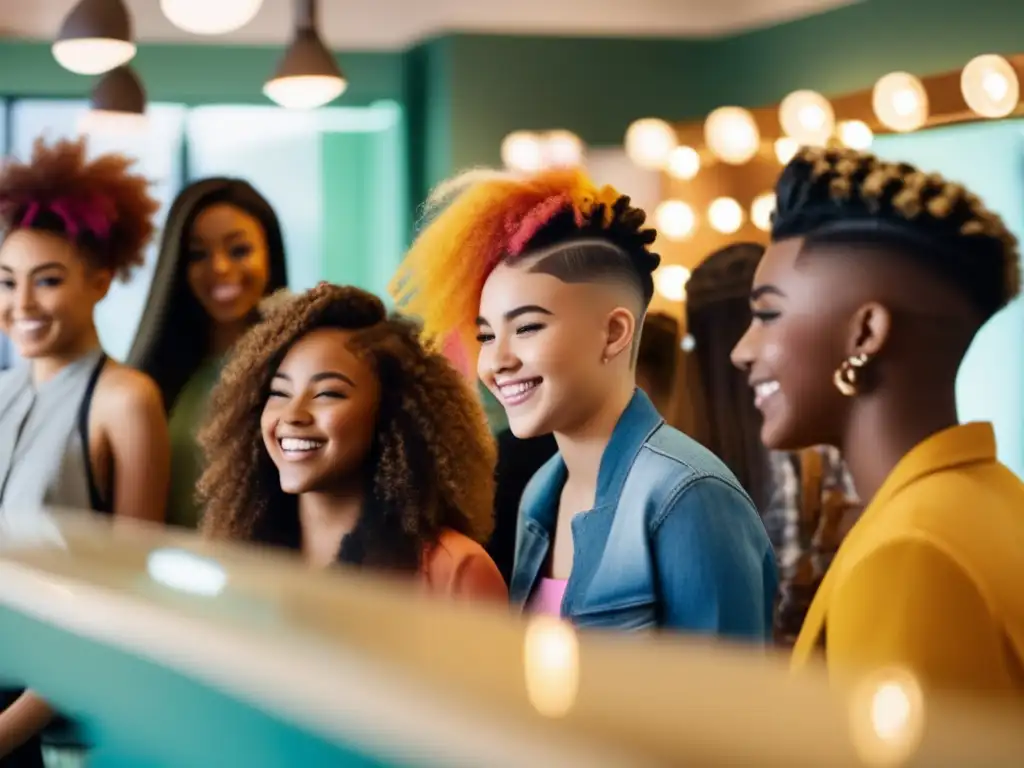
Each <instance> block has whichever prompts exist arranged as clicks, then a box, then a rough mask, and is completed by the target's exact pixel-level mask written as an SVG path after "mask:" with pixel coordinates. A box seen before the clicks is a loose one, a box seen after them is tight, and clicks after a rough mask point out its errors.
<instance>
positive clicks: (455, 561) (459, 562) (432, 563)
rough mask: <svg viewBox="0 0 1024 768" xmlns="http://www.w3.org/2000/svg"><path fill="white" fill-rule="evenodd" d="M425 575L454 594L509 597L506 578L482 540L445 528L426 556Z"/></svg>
mask: <svg viewBox="0 0 1024 768" xmlns="http://www.w3.org/2000/svg"><path fill="white" fill-rule="evenodd" d="M422 570H423V572H424V576H425V577H426V579H427V581H428V583H430V584H432V585H434V587H435V588H438V589H440V590H441V591H444V592H447V593H449V594H451V595H452V596H463V597H470V598H472V597H499V598H501V599H503V600H504V599H507V597H508V593H507V590H506V588H505V580H504V579H503V578H502V577H501V573H500V572H499V571H498V567H497V566H496V565H495V564H494V561H493V560H492V559H491V556H490V555H488V554H487V551H486V550H485V549H484V548H483V546H482V545H481V544H479V543H478V542H476V541H474V540H473V539H471V538H470V537H469V536H466V535H465V534H463V533H459V532H458V531H455V530H452V529H450V528H445V529H443V530H442V531H441V535H440V536H439V537H438V540H437V543H436V544H435V545H434V546H433V547H431V548H430V549H429V550H428V551H427V552H426V554H425V557H424V559H423V567H422Z"/></svg>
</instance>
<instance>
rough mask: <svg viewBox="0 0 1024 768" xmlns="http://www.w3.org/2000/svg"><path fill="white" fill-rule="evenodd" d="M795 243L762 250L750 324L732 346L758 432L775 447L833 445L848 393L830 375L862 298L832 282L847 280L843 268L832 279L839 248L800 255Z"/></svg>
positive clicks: (844, 347) (801, 246)
mask: <svg viewBox="0 0 1024 768" xmlns="http://www.w3.org/2000/svg"><path fill="white" fill-rule="evenodd" d="M803 251H804V241H803V239H801V238H790V239H786V240H782V241H779V242H776V243H773V244H772V245H771V246H769V247H768V249H767V250H766V251H765V253H764V256H763V257H762V259H761V261H760V263H759V264H758V268H757V272H756V274H755V275H754V283H753V288H752V290H751V299H750V301H751V314H752V320H751V323H750V327H749V328H748V329H747V332H746V333H745V334H744V335H743V338H741V339H740V341H739V343H737V344H736V347H735V348H734V349H733V351H732V360H733V363H734V364H735V365H736V366H737V367H739V368H740V369H741V370H743V371H745V372H746V373H747V376H748V379H749V381H750V385H751V388H752V389H753V397H754V404H755V405H756V406H757V408H758V410H760V411H761V413H762V415H763V417H764V423H763V425H762V427H761V440H762V442H764V444H765V445H766V446H767V447H769V448H772V449H776V450H797V449H801V448H807V447H810V446H814V445H823V444H828V445H837V444H838V443H839V442H840V441H841V434H842V431H843V429H844V425H845V424H846V422H847V420H848V418H849V414H850V408H851V406H852V400H853V398H847V397H844V396H843V395H842V394H840V393H839V391H838V390H837V389H836V388H835V386H834V385H833V383H832V375H833V372H834V371H835V370H836V368H837V366H838V365H839V363H840V362H842V360H843V359H844V358H845V357H847V355H848V354H849V353H848V351H847V349H848V348H847V345H848V344H849V342H850V340H851V338H852V334H853V325H852V322H853V320H852V319H853V318H854V316H855V314H856V311H857V308H858V306H859V305H860V304H861V303H862V300H863V299H862V297H858V295H857V294H858V291H857V290H840V289H839V287H840V286H842V285H843V284H844V283H845V284H846V285H847V286H849V283H850V278H849V276H847V277H846V278H845V280H843V281H840V280H837V277H838V276H839V275H838V273H837V272H836V270H838V269H843V268H844V267H845V264H844V260H843V259H842V257H841V256H837V257H834V258H829V257H822V258H814V257H811V256H808V257H806V258H803V256H802V252H803ZM847 272H849V270H847ZM829 286H831V287H829Z"/></svg>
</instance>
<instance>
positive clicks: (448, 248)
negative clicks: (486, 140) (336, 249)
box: [390, 169, 657, 364]
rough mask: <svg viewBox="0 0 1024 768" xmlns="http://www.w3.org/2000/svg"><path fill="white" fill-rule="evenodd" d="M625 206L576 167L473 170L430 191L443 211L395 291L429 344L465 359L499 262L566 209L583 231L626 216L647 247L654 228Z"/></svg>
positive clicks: (432, 204) (409, 258)
mask: <svg viewBox="0 0 1024 768" xmlns="http://www.w3.org/2000/svg"><path fill="white" fill-rule="evenodd" d="M628 205H629V198H627V197H624V196H622V195H620V194H619V193H618V192H616V191H615V190H614V189H613V188H611V187H604V188H602V189H598V188H597V187H596V186H595V185H594V183H593V182H592V181H590V179H589V178H588V177H587V176H586V175H585V174H584V173H583V172H582V171H579V170H575V169H574V170H564V169H562V170H551V171H544V172H541V173H537V174H534V175H530V176H520V175H516V174H512V173H505V172H499V171H469V172H467V173H465V174H463V175H462V176H458V177H456V178H455V179H453V180H451V181H449V182H446V183H444V184H442V185H441V186H439V187H438V188H437V189H436V190H435V191H434V193H433V194H432V195H431V196H430V199H429V200H428V201H427V213H428V215H430V213H431V212H433V211H440V212H439V213H437V215H436V216H435V218H434V219H433V220H432V221H431V222H430V224H429V225H428V226H427V227H425V228H424V229H423V230H422V231H421V232H420V234H419V236H418V237H417V238H416V241H415V242H414V243H413V244H412V248H410V250H409V252H408V254H407V255H406V257H405V260H404V261H403V263H402V265H401V266H400V267H399V269H398V272H397V273H396V274H395V277H394V279H393V280H392V283H391V286H390V291H391V295H392V297H393V298H394V299H395V301H396V302H397V304H398V305H399V307H400V308H401V309H402V310H403V311H404V312H406V313H408V314H411V315H416V316H417V317H419V318H420V319H421V320H422V322H423V340H424V342H425V343H426V344H428V345H431V346H433V347H435V348H444V349H445V352H446V353H447V354H449V356H450V357H457V358H461V360H460V361H459V362H461V363H463V364H464V363H467V362H468V360H469V358H471V357H475V355H472V354H471V353H470V350H476V348H477V341H476V336H477V328H476V317H477V312H478V310H479V302H480V294H481V292H482V291H483V287H484V283H485V282H486V280H487V277H488V275H490V273H491V272H492V271H493V270H494V268H495V267H496V266H497V265H498V264H499V263H501V262H502V261H503V260H506V259H514V258H516V257H518V256H520V255H522V254H523V252H524V251H525V250H526V249H527V248H528V246H529V244H530V241H531V240H532V239H533V238H534V236H535V235H537V233H538V232H540V231H541V230H542V229H543V228H544V227H545V226H546V225H547V224H548V223H550V222H551V221H552V220H553V219H554V218H555V217H556V216H558V215H560V214H563V213H567V212H568V211H572V213H573V216H574V217H575V220H576V224H577V226H578V227H579V228H581V229H582V228H584V227H587V228H591V227H592V228H595V229H606V228H609V227H612V226H613V224H614V220H615V219H616V218H622V219H623V222H622V223H623V224H624V225H625V228H626V229H632V230H633V231H634V232H635V233H636V234H637V235H638V236H639V241H642V243H643V244H644V246H646V245H648V244H650V243H651V242H653V240H654V231H653V230H644V231H642V232H641V231H640V230H639V227H640V225H642V224H643V221H644V217H643V212H642V211H639V210H637V209H635V208H629V207H628ZM445 206H447V207H445ZM441 209H443V210H441ZM588 225H589V226H588ZM652 256H653V254H652ZM654 258H657V257H654Z"/></svg>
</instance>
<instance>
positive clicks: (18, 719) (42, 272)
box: [0, 141, 168, 766]
mask: <svg viewBox="0 0 1024 768" xmlns="http://www.w3.org/2000/svg"><path fill="white" fill-rule="evenodd" d="M131 166H132V161H131V160H129V159H128V158H125V157H122V156H119V155H102V156H100V157H97V158H95V159H92V160H90V159H88V157H87V150H86V145H85V144H84V142H70V141H61V142H57V143H55V144H53V145H51V146H47V145H45V144H43V143H42V142H37V143H36V145H35V148H34V150H33V153H32V157H31V159H30V160H29V162H27V163H22V162H17V161H13V160H12V161H9V162H7V163H6V164H5V165H4V167H3V170H2V171H0V227H2V230H3V233H4V239H3V243H2V245H0V327H2V329H3V332H4V333H6V334H7V335H8V336H9V337H10V339H11V342H12V343H13V345H14V347H15V349H16V350H17V352H18V355H19V356H20V357H21V362H20V363H19V364H18V365H17V366H16V367H15V368H13V369H11V370H9V371H5V372H3V373H2V374H0V540H3V541H11V540H15V539H17V537H18V536H24V535H26V534H28V535H31V534H32V533H33V531H34V526H37V525H38V524H39V521H40V519H41V517H42V509H43V507H45V506H60V507H69V508H73V509H83V510H94V511H96V512H100V513H104V514H113V515H117V516H124V517H134V518H141V519H147V520H154V521H161V520H163V518H164V503H163V500H164V497H165V495H166V490H167V475H168V457H167V421H166V418H165V417H164V409H163V403H162V401H161V398H160V392H159V390H158V389H157V387H156V386H155V384H154V383H153V381H152V380H151V379H150V378H149V377H148V376H145V375H144V374H141V373H139V372H137V371H134V370H132V369H131V368H127V367H125V366H122V365H119V364H118V363H116V362H114V361H112V360H109V359H108V358H107V357H106V355H105V354H104V352H103V349H102V347H101V346H100V340H99V336H98V335H97V332H96V325H95V322H94V320H93V311H94V309H95V307H96V305H97V304H98V303H99V302H100V301H101V300H102V299H103V297H104V296H106V294H107V291H108V290H109V288H110V284H111V282H112V281H113V280H114V278H115V277H117V278H120V279H127V278H128V277H129V276H130V274H131V272H132V269H133V268H134V267H136V266H138V265H139V264H141V263H142V254H143V248H144V247H145V245H146V243H147V242H148V241H149V239H150V237H151V236H152V233H153V221H152V217H153V215H154V214H155V213H156V210H157V208H158V206H157V203H156V201H155V200H153V198H152V197H150V195H149V192H148V182H147V181H146V179H145V178H143V177H142V176H136V175H133V174H132V173H130V170H131ZM0 698H2V696H0ZM0 703H9V702H0ZM52 715H53V713H52V711H51V710H50V709H49V707H47V706H46V704H45V703H43V702H42V701H41V700H40V699H38V698H37V697H35V696H34V695H32V694H26V695H23V696H21V697H20V698H19V699H18V700H17V701H16V702H14V703H11V705H10V707H8V708H7V709H5V710H4V711H3V712H2V713H0V764H2V765H5V766H6V765H21V764H25V765H33V764H41V762H37V761H39V760H40V758H39V754H38V753H39V746H38V743H33V742H29V744H30V746H23V744H24V743H25V742H26V740H28V739H30V738H31V737H32V735H33V734H34V733H35V732H37V731H38V730H39V729H40V728H42V727H43V725H45V724H46V722H48V721H49V719H50V718H51V717H52ZM19 749H20V750H21V753H20V754H21V756H20V757H12V756H11V753H12V752H15V753H16V754H17V750H19ZM5 756H6V757H7V760H6V761H5ZM20 760H24V761H25V762H24V763H21V762H19V761H20Z"/></svg>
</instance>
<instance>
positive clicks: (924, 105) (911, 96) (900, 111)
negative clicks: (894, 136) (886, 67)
mask: <svg viewBox="0 0 1024 768" xmlns="http://www.w3.org/2000/svg"><path fill="white" fill-rule="evenodd" d="M871 103H872V106H873V108H874V110H875V115H876V116H877V117H878V121H879V122H880V123H881V124H882V125H884V126H885V127H886V128H889V129H891V130H893V131H897V132H900V133H906V132H907V131H916V130H917V129H918V128H920V127H921V126H922V125H924V124H925V122H927V120H928V93H927V91H925V89H924V85H923V84H922V83H921V81H920V80H919V79H918V78H916V77H914V76H913V75H911V74H909V73H907V72H891V73H889V74H888V75H886V76H885V77H883V78H881V79H880V80H879V81H878V82H877V83H875V88H874V91H873V92H872V95H871Z"/></svg>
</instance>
